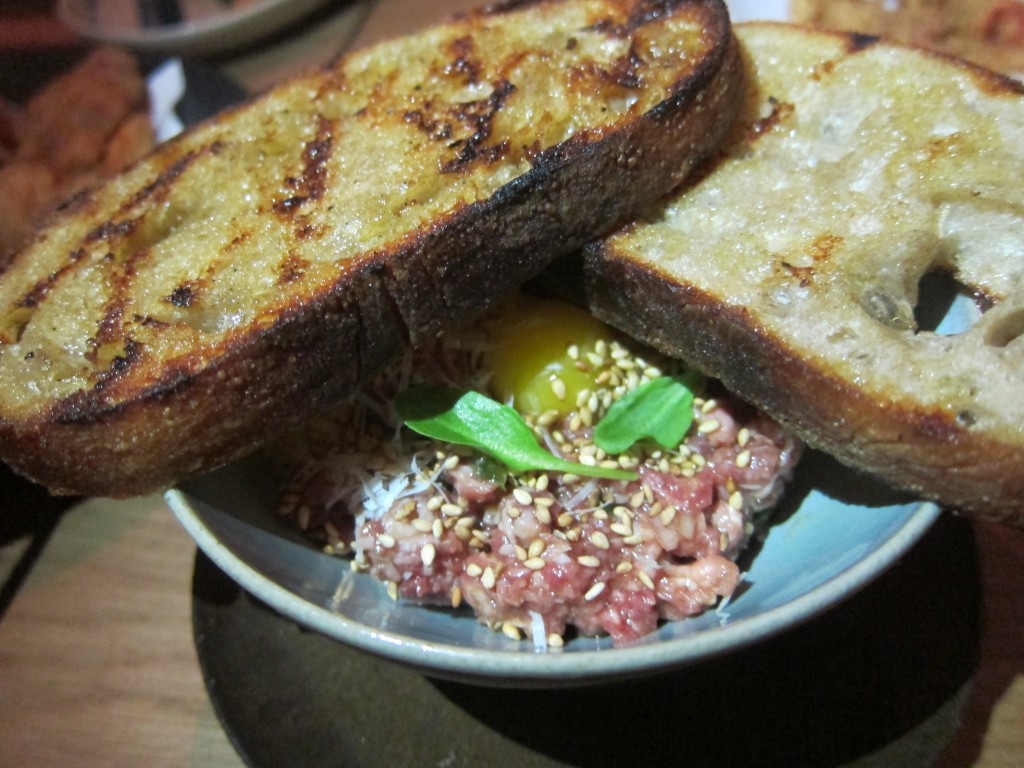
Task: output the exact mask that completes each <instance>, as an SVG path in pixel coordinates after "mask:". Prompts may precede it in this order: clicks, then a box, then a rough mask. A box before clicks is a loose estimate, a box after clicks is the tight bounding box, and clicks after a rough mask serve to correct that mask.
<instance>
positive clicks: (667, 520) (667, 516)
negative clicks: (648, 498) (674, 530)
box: [658, 506, 678, 525]
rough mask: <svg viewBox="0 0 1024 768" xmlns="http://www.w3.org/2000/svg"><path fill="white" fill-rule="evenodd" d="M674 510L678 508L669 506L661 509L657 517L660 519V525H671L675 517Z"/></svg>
mask: <svg viewBox="0 0 1024 768" xmlns="http://www.w3.org/2000/svg"><path fill="white" fill-rule="evenodd" d="M676 512H678V510H677V509H676V508H675V507H671V506H669V507H665V508H664V509H663V510H661V514H660V515H659V516H658V517H659V518H660V519H661V522H662V525H671V524H672V521H673V520H675V519H676Z"/></svg>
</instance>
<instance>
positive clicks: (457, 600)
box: [452, 584, 462, 608]
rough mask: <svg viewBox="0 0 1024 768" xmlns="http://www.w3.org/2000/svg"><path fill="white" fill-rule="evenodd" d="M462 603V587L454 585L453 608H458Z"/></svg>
mask: <svg viewBox="0 0 1024 768" xmlns="http://www.w3.org/2000/svg"><path fill="white" fill-rule="evenodd" d="M460 605H462V589H461V588H460V587H459V585H458V584H456V585H455V586H454V587H452V608H458V607H459V606H460Z"/></svg>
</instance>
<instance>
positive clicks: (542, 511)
mask: <svg viewBox="0 0 1024 768" xmlns="http://www.w3.org/2000/svg"><path fill="white" fill-rule="evenodd" d="M533 516H534V517H536V518H537V522H538V523H540V524H541V525H551V509H550V508H549V507H545V506H543V505H541V504H538V505H537V506H536V507H534V508H533Z"/></svg>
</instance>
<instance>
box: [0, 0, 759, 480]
mask: <svg viewBox="0 0 1024 768" xmlns="http://www.w3.org/2000/svg"><path fill="white" fill-rule="evenodd" d="M742 99H743V86H742V64H741V62H740V60H739V57H738V52H737V47H736V44H735V40H734V38H733V36H732V33H731V28H730V25H729V19H728V15H727V11H726V10H725V6H724V4H723V3H722V2H721V0H562V1H556V0H527V1H526V2H514V3H509V4H508V5H506V6H501V7H497V8H494V9H489V10H481V11H478V12H470V13H467V14H464V15H462V16H460V17H457V18H455V19H452V20H450V21H448V22H446V23H444V24H442V25H439V26H437V27H434V28H430V29H426V30H423V31H421V32H418V33H416V34H414V35H412V36H408V37H404V38H398V39H394V40H389V41H385V42H382V43H379V44H377V45H375V46H373V47H370V48H367V49H364V50H361V51H357V52H354V53H352V54H351V55H348V56H346V57H342V58H340V59H339V60H338V61H337V62H336V63H334V64H332V65H331V66H329V67H326V68H324V69H322V70H318V71H316V72H312V73H309V74H307V75H304V76H302V77H300V78H297V79H295V80H293V81H291V82H288V83H285V84H282V85H281V86H280V87H276V88H274V89H273V90H270V91H269V92H267V93H266V94H264V95H262V96H261V97H259V98H258V99H256V100H255V101H253V102H251V103H248V104H246V105H244V106H241V107H239V108H237V109H234V110H233V111H230V112H227V113H224V114H222V115H221V116H219V117H217V118H216V119H214V120H213V121H211V122H208V123H206V124H203V125H200V126H197V127H195V128H194V129H192V130H191V131H189V132H188V133H186V134H184V135H182V136H181V137H179V138H178V139H177V140H173V141H171V142H169V143H167V144H165V145H163V146H161V147H159V148H158V149H157V150H156V151H155V152H154V153H153V154H152V155H150V156H148V157H147V158H146V159H144V160H143V161H142V162H141V163H139V164H138V165H136V166H135V167H133V168H132V169H130V170H129V171H127V172H126V173H124V174H123V175H121V176H119V177H117V178H115V179H114V180H112V181H110V182H109V183H107V184H105V185H104V186H101V187H98V188H96V189H94V190H93V191H92V192H90V193H89V194H86V195H83V196H81V197H79V198H78V199H76V200H74V201H73V202H71V203H70V204H68V205H67V206H66V208H65V209H64V210H63V211H62V213H61V214H60V215H59V216H58V217H57V218H56V219H55V220H54V221H53V222H52V223H51V224H50V225H49V226H48V227H47V228H46V229H44V230H43V231H42V233H41V234H40V235H39V237H38V239H37V240H36V241H35V242H34V243H33V244H32V245H31V246H30V247H28V248H27V249H25V250H24V251H22V252H20V253H19V254H18V255H17V256H16V257H15V258H14V259H13V260H11V261H10V263H9V264H8V265H7V266H6V269H5V270H4V272H3V274H2V276H0V312H2V315H0V318H2V320H0V451H2V456H3V458H4V460H5V461H7V462H8V463H9V464H10V465H11V466H12V467H14V468H15V469H16V470H17V471H19V472H21V473H23V474H25V475H27V476H29V477H31V478H33V479H35V480H37V481H38V482H41V483H43V484H45V485H47V486H48V487H49V488H50V489H51V490H52V491H53V492H55V493H79V494H91V495H103V496H115V497H122V496H128V495H133V494H141V493H145V492H149V491H152V490H155V489H158V488H161V487H163V486H166V485H168V484H170V483H173V482H175V481H176V480H178V479H180V478H182V477H184V476H187V475H190V474H193V473H196V472H200V471H203V470H207V469H211V468H213V467H216V466H218V465H220V464H223V463H225V462H228V461H230V460H232V459H234V458H236V457H239V456H242V455H244V454H245V453H247V452H249V451H251V450H252V449H254V448H255V447H256V446H257V445H258V444H260V443H261V442H263V441H265V440H266V439H267V438H269V437H270V436H271V435H273V434H274V433H276V432H279V431H281V430H283V429H285V428H287V427H289V426H292V425H294V424H296V423H297V422H299V421H301V420H303V419H306V418H307V417H309V416H310V415H311V414H313V413H315V412H316V411H318V410H319V409H321V408H323V407H325V406H327V405H330V404H331V403H333V402H334V401H336V400H337V399H339V398H341V397H343V396H344V395H347V394H348V393H349V392H350V391H351V390H352V388H353V387H354V386H356V385H357V384H358V383H359V382H361V381H363V380H365V379H366V378H368V377H369V376H370V375H372V374H373V373H375V372H376V371H377V370H378V369H379V368H380V367H381V366H382V365H383V364H384V363H385V362H386V361H389V360H390V359H392V358H393V357H395V356H396V354H398V353H399V352H400V351H401V350H402V349H404V348H405V347H406V346H407V345H408V344H410V343H415V342H418V341H420V340H423V339H426V338H429V337H431V336H432V335H434V334H436V333H437V332H439V331H441V330H442V329H444V328H445V327H448V326H450V325H452V324H453V323H456V322H459V321H462V320H464V319H465V317H466V316H468V315H471V314H473V313H475V312H477V311H479V310H481V309H483V308H484V307H485V306H486V305H487V304H488V303H489V302H490V301H491V300H492V299H494V298H496V297H499V296H500V295H502V294H504V293H506V292H507V291H509V290H510V289H511V288H513V287H514V286H516V285H518V284H520V283H521V282H523V281H524V280H526V279H527V278H528V277H530V276H531V275H534V274H535V273H537V272H539V271H540V270H541V269H542V268H543V267H544V266H545V265H546V264H547V263H548V262H549V261H550V260H551V259H552V258H553V257H555V256H556V255H558V254H562V253H566V252H568V251H570V250H572V249H574V248H578V247H579V246H580V245H581V244H582V243H583V242H585V241H587V240H590V239H592V238H594V237H596V236H597V235H598V234H599V233H602V232H605V231H607V230H609V229H610V228H611V227H612V226H613V225H615V224H616V223H621V222H622V221H624V220H626V219H627V218H628V217H630V216H632V215H634V214H635V213H636V212H637V211H638V209H639V207H640V206H641V205H643V204H645V203H648V202H650V200H651V199H652V198H654V197H656V196H658V195H661V194H663V193H665V192H666V191H668V190H669V189H671V188H672V187H673V186H674V185H676V184H677V183H678V182H679V181H680V180H681V179H682V178H683V177H684V176H685V175H686V174H687V172H688V171H689V170H690V169H691V168H692V167H693V165H694V164H695V163H696V162H697V161H699V160H700V159H701V158H703V157H706V156H707V154H708V153H709V152H710V151H712V150H713V149H714V148H715V146H716V145H717V143H718V142H719V141H720V140H721V138H722V137H723V136H724V135H725V133H726V132H727V131H728V129H729V127H730V126H731V124H732V122H733V119H734V117H735V115H736V114H737V113H738V111H739V109H740V107H741V106H742Z"/></svg>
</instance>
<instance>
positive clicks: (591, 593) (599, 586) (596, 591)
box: [583, 581, 605, 601]
mask: <svg viewBox="0 0 1024 768" xmlns="http://www.w3.org/2000/svg"><path fill="white" fill-rule="evenodd" d="M604 588H605V583H604V582H603V581H599V582H597V583H596V584H594V586H592V587H591V588H590V589H588V590H587V593H586V594H585V595H583V599H584V600H587V601H590V600H593V599H595V598H596V597H597V596H598V595H600V594H601V593H602V592H604Z"/></svg>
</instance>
